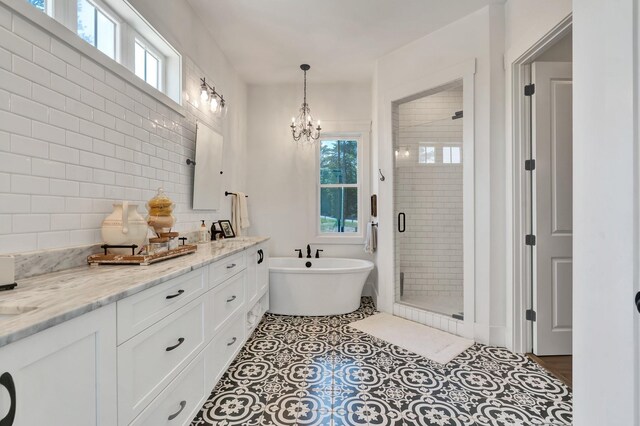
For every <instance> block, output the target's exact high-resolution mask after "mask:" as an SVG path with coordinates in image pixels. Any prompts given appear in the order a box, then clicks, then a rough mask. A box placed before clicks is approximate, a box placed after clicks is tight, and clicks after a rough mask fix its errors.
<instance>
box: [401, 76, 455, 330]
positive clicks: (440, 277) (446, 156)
mask: <svg viewBox="0 0 640 426" xmlns="http://www.w3.org/2000/svg"><path fill="white" fill-rule="evenodd" d="M419 96H420V97H418V96H416V97H413V98H410V99H408V100H405V101H401V102H398V103H394V105H393V142H394V152H395V168H394V173H395V175H394V177H395V179H394V208H395V214H396V218H397V227H396V231H395V256H396V258H395V268H396V273H395V278H396V289H395V290H396V302H398V303H402V304H406V305H411V306H414V307H418V308H421V309H425V310H428V311H432V312H436V313H439V314H444V315H448V316H452V317H454V318H458V319H462V318H463V239H462V236H463V235H462V234H463V226H462V209H463V205H462V157H463V155H462V137H463V133H462V132H463V120H464V118H463V111H462V104H463V103H462V102H463V101H462V81H459V82H454V83H451V84H449V85H447V86H444V87H441V88H439V89H435V90H432V91H429V92H427V93H425V94H422V95H419Z"/></svg>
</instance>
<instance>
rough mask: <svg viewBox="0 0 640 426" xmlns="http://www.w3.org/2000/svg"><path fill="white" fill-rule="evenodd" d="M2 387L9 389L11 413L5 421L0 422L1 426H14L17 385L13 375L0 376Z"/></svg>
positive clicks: (5, 417)
mask: <svg viewBox="0 0 640 426" xmlns="http://www.w3.org/2000/svg"><path fill="white" fill-rule="evenodd" d="M0 385H2V386H4V387H5V388H6V389H7V392H9V399H10V401H11V405H10V406H9V412H8V413H7V415H6V416H4V419H2V420H0V426H11V425H13V421H14V419H15V417H16V385H15V383H13V377H11V374H9V373H4V374H3V375H2V376H0Z"/></svg>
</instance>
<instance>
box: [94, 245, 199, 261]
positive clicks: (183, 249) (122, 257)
mask: <svg viewBox="0 0 640 426" xmlns="http://www.w3.org/2000/svg"><path fill="white" fill-rule="evenodd" d="M197 250H198V246H197V245H193V244H188V245H183V246H179V247H178V248H174V249H171V250H168V251H163V252H162V253H156V254H140V255H130V254H128V255H127V254H102V253H101V254H92V255H89V256H87V263H89V265H91V266H95V265H142V266H147V265H151V264H152V263H156V262H162V261H163V260H167V259H172V258H174V257H178V256H183V255H185V254H190V253H195V252H196V251H197Z"/></svg>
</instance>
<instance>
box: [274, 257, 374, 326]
mask: <svg viewBox="0 0 640 426" xmlns="http://www.w3.org/2000/svg"><path fill="white" fill-rule="evenodd" d="M372 269H373V263H372V262H369V261H368V260H360V259H337V258H328V257H327V258H320V259H315V258H314V259H305V258H302V259H300V258H296V257H272V258H271V259H270V260H269V312H271V313H273V314H279V315H304V316H320V315H340V314H346V313H349V312H353V311H355V310H356V309H358V307H359V306H360V296H361V294H362V288H363V287H364V283H365V282H366V280H367V277H368V276H369V273H370V272H371V270H372Z"/></svg>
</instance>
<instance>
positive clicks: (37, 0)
mask: <svg viewBox="0 0 640 426" xmlns="http://www.w3.org/2000/svg"><path fill="white" fill-rule="evenodd" d="M27 1H28V2H29V3H31V4H32V5H33V6H34V7H35V8H36V9H39V10H40V11H42V12H45V13H46V12H47V6H48V4H47V3H48V2H47V1H46V0H27Z"/></svg>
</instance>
